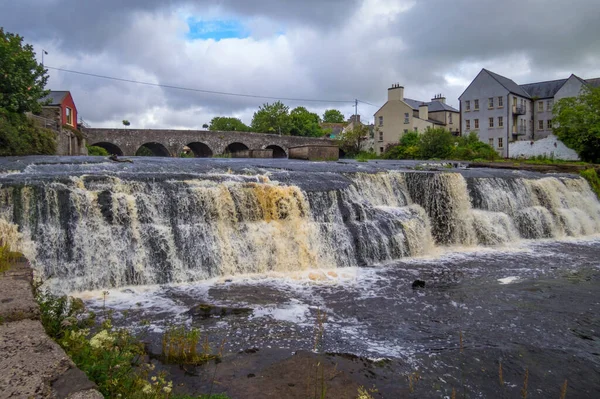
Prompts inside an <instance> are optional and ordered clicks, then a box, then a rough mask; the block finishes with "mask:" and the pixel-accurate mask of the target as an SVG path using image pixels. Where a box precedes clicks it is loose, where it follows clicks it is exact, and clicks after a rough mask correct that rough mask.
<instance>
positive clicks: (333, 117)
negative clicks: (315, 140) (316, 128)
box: [323, 109, 346, 123]
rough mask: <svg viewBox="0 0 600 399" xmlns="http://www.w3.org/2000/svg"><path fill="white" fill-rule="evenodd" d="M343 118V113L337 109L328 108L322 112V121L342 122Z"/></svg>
mask: <svg viewBox="0 0 600 399" xmlns="http://www.w3.org/2000/svg"><path fill="white" fill-rule="evenodd" d="M345 120H346V119H345V118H344V114H342V113H341V112H340V111H338V110H337V109H328V110H326V111H325V112H324V113H323V122H324V123H343V122H345Z"/></svg>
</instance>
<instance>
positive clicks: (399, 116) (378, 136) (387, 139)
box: [368, 84, 460, 155]
mask: <svg viewBox="0 0 600 399" xmlns="http://www.w3.org/2000/svg"><path fill="white" fill-rule="evenodd" d="M428 127H432V128H433V127H442V128H445V129H447V130H449V131H451V132H452V133H455V134H457V135H458V134H459V132H460V112H459V111H458V110H457V109H455V108H453V107H451V106H449V105H447V104H446V98H445V97H443V96H442V95H436V96H435V97H434V98H432V99H431V101H430V102H424V101H418V100H412V99H410V98H405V97H404V87H403V86H400V85H399V84H394V85H392V87H390V88H389V89H388V100H387V102H386V103H385V104H384V105H383V106H382V107H381V108H380V109H379V110H378V111H377V112H376V113H375V127H374V129H373V136H374V137H372V139H371V140H369V144H368V145H369V146H370V148H369V150H370V149H372V150H373V151H374V152H375V153H376V154H377V155H381V154H382V153H383V152H385V149H386V147H387V146H388V145H394V144H397V143H398V142H399V141H400V138H401V137H402V135H404V134H406V133H408V132H413V131H414V132H424V131H425V130H426V129H427V128H428Z"/></svg>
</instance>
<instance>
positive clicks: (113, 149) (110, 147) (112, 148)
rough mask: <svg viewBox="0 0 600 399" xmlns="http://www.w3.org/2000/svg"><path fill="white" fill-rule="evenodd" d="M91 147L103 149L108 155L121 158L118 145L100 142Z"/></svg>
mask: <svg viewBox="0 0 600 399" xmlns="http://www.w3.org/2000/svg"><path fill="white" fill-rule="evenodd" d="M92 146H93V147H100V148H104V149H105V150H106V151H107V152H108V153H109V154H110V155H118V156H120V157H121V156H123V150H121V149H120V148H119V146H118V145H116V144H113V143H109V142H107V141H101V142H99V143H95V144H92Z"/></svg>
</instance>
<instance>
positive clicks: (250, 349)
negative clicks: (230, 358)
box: [238, 348, 260, 353]
mask: <svg viewBox="0 0 600 399" xmlns="http://www.w3.org/2000/svg"><path fill="white" fill-rule="evenodd" d="M259 350H260V349H258V348H248V349H244V350H242V351H239V352H238V353H256V352H258V351H259Z"/></svg>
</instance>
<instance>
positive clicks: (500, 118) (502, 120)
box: [498, 116, 504, 127]
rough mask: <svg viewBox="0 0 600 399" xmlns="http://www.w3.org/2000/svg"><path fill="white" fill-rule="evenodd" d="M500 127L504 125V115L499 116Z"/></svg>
mask: <svg viewBox="0 0 600 399" xmlns="http://www.w3.org/2000/svg"><path fill="white" fill-rule="evenodd" d="M498 127H504V118H503V117H502V116H499V117H498Z"/></svg>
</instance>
